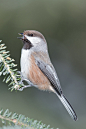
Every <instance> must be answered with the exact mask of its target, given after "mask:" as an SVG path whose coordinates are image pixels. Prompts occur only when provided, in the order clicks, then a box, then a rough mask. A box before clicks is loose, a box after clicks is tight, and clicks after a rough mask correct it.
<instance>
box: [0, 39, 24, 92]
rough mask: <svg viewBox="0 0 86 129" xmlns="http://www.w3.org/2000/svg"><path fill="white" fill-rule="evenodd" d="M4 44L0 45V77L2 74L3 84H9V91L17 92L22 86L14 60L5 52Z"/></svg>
mask: <svg viewBox="0 0 86 129" xmlns="http://www.w3.org/2000/svg"><path fill="white" fill-rule="evenodd" d="M0 42H1V40H0ZM5 49H6V46H5V44H0V76H1V75H2V74H3V75H5V78H4V79H3V82H4V81H5V82H6V83H8V82H9V85H8V86H11V87H10V88H9V89H11V91H12V90H13V89H15V90H17V89H19V88H20V87H22V86H23V84H20V83H19V82H20V80H21V76H20V75H19V74H18V73H17V68H16V66H17V64H14V63H13V62H14V61H15V60H14V59H12V58H10V54H9V51H6V50H5Z"/></svg>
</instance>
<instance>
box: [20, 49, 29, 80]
mask: <svg viewBox="0 0 86 129" xmlns="http://www.w3.org/2000/svg"><path fill="white" fill-rule="evenodd" d="M20 64H21V73H22V75H23V77H24V78H26V79H28V77H27V74H28V73H29V67H30V52H29V50H28V49H27V50H25V49H22V52H21V61H20Z"/></svg>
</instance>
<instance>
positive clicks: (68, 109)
mask: <svg viewBox="0 0 86 129" xmlns="http://www.w3.org/2000/svg"><path fill="white" fill-rule="evenodd" d="M56 95H57V96H58V97H59V99H60V100H61V102H62V104H63V105H64V107H65V108H66V110H67V111H68V113H69V115H70V116H71V117H72V119H73V120H75V121H76V120H77V115H76V113H75V111H74V109H73V108H72V106H71V104H70V103H69V102H68V100H67V99H66V98H65V96H64V95H63V94H62V95H61V96H60V95H58V94H57V93H56Z"/></svg>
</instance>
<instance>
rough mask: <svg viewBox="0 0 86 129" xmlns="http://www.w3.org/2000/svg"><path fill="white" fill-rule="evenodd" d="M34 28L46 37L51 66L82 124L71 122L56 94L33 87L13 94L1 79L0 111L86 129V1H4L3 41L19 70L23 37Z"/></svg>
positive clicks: (0, 9) (0, 17)
mask: <svg viewBox="0 0 86 129" xmlns="http://www.w3.org/2000/svg"><path fill="white" fill-rule="evenodd" d="M30 29H33V30H38V31H40V32H41V33H42V34H43V35H44V36H45V38H46V40H47V42H48V49H49V54H50V57H51V61H52V63H53V65H54V67H55V69H56V71H57V74H58V77H59V80H60V83H61V86H62V89H63V91H64V94H65V96H66V97H67V98H68V100H69V102H70V103H71V105H72V106H73V108H74V109H75V111H76V113H77V116H78V121H76V122H74V121H73V120H72V119H71V118H70V116H69V115H68V113H67V111H66V110H65V108H64V107H63V105H62V103H61V102H60V101H59V99H58V98H57V96H56V95H55V94H53V93H49V92H43V91H40V90H38V89H36V88H33V87H32V88H27V89H25V90H24V91H23V92H19V91H17V92H15V91H13V92H11V91H10V90H8V86H7V84H5V83H2V77H0V109H1V108H4V109H7V108H8V109H10V111H12V112H16V113H18V114H24V115H25V116H28V117H30V118H33V119H37V120H38V121H40V120H41V121H42V122H43V123H45V124H47V125H48V124H50V125H51V127H54V128H57V127H58V128H59V129H81V128H82V129H86V1H85V0H70V1H68V0H65V1H64V0H35V1H34V0H14V1H13V0H7V1H6V0H0V39H1V40H3V43H5V44H6V46H7V50H9V51H10V53H11V57H12V58H14V59H15V60H16V63H17V64H18V69H19V70H20V56H21V48H22V46H23V44H22V42H21V41H20V40H19V39H17V37H18V36H19V35H18V33H20V32H23V31H24V30H30ZM0 126H1V124H0Z"/></svg>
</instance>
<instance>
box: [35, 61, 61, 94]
mask: <svg viewBox="0 0 86 129" xmlns="http://www.w3.org/2000/svg"><path fill="white" fill-rule="evenodd" d="M36 63H37V65H38V67H39V68H40V70H41V71H42V72H43V73H44V74H45V75H46V76H47V78H48V80H49V81H50V83H51V85H52V86H53V88H54V89H55V91H56V92H57V93H58V94H59V95H61V94H62V89H61V86H60V82H59V79H58V77H57V75H56V72H55V70H54V68H53V67H51V66H50V65H48V64H45V63H44V62H43V61H39V60H36Z"/></svg>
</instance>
